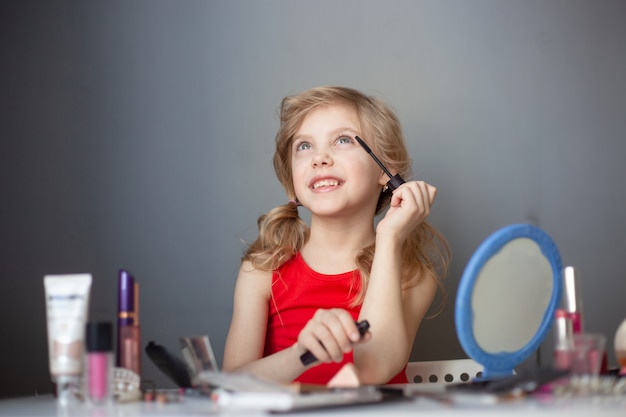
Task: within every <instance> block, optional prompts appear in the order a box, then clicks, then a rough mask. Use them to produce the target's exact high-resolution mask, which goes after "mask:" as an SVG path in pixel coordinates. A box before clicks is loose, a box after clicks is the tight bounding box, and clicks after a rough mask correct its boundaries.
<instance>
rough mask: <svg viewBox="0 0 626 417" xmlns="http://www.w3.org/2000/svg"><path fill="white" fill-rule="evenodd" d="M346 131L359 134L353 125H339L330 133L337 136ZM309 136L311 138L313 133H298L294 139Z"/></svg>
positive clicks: (307, 137)
mask: <svg viewBox="0 0 626 417" xmlns="http://www.w3.org/2000/svg"><path fill="white" fill-rule="evenodd" d="M345 132H350V133H352V134H353V135H358V134H359V132H358V131H357V130H356V129H355V128H353V127H339V128H337V129H334V130H331V131H330V135H331V136H336V135H338V134H341V133H345ZM309 138H311V135H307V134H305V133H299V134H296V135H294V136H293V140H294V141H296V140H302V139H309Z"/></svg>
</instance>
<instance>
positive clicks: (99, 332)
mask: <svg viewBox="0 0 626 417" xmlns="http://www.w3.org/2000/svg"><path fill="white" fill-rule="evenodd" d="M86 340H87V397H88V399H89V402H91V403H92V404H96V405H104V404H108V403H110V402H111V401H112V399H113V395H112V393H113V389H112V388H113V387H112V378H113V325H112V324H111V323H110V322H89V323H87V329H86Z"/></svg>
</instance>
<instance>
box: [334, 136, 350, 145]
mask: <svg viewBox="0 0 626 417" xmlns="http://www.w3.org/2000/svg"><path fill="white" fill-rule="evenodd" d="M337 143H339V144H344V143H352V138H351V137H349V136H342V137H340V138H339V139H337Z"/></svg>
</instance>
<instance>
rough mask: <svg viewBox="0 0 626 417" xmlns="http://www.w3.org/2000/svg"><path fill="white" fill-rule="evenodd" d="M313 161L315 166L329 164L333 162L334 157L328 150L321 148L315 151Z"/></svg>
mask: <svg viewBox="0 0 626 417" xmlns="http://www.w3.org/2000/svg"><path fill="white" fill-rule="evenodd" d="M311 162H312V165H313V166H314V167H321V166H329V165H332V164H333V158H332V157H331V156H330V153H329V152H328V151H327V150H325V149H321V150H318V151H317V152H315V154H314V155H313V159H312V161H311Z"/></svg>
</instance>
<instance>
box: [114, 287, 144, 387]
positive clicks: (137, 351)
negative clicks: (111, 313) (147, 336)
mask: <svg viewBox="0 0 626 417" xmlns="http://www.w3.org/2000/svg"><path fill="white" fill-rule="evenodd" d="M133 296H134V302H133V305H134V314H133V317H134V319H133V322H132V324H128V325H122V326H120V328H119V337H120V340H119V345H120V355H119V360H120V366H121V367H122V368H126V369H128V370H131V371H133V372H134V373H136V374H137V375H139V376H141V327H140V326H139V284H138V283H136V282H135V283H134V284H133Z"/></svg>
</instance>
